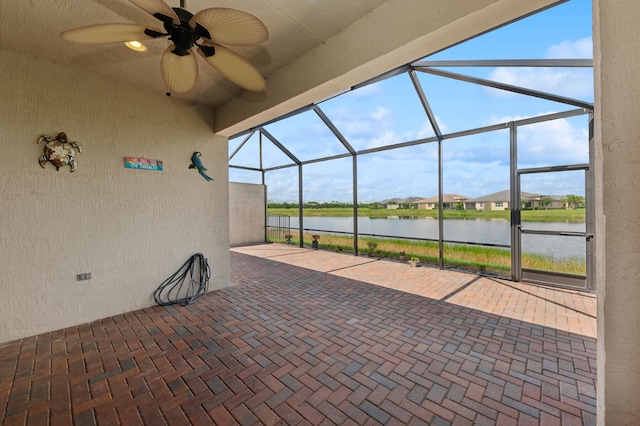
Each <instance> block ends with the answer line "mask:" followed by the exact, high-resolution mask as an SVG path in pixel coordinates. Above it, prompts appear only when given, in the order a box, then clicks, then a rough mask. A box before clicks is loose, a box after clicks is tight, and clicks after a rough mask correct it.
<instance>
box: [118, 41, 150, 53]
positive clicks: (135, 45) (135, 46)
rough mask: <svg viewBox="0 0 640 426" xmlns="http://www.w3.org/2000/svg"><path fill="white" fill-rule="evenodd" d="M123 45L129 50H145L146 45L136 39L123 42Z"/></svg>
mask: <svg viewBox="0 0 640 426" xmlns="http://www.w3.org/2000/svg"><path fill="white" fill-rule="evenodd" d="M124 45H125V46H127V47H128V48H129V49H131V50H135V51H136V52H146V51H147V46H145V45H144V44H142V43H141V42H139V41H137V40H131V41H126V42H125V43H124Z"/></svg>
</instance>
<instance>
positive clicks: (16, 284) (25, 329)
mask: <svg viewBox="0 0 640 426" xmlns="http://www.w3.org/2000/svg"><path fill="white" fill-rule="evenodd" d="M129 65H131V64H128V65H127V66H129ZM0 75H1V76H2V78H1V79H0V97H1V99H2V101H1V102H0V148H1V149H2V151H1V152H2V166H1V167H0V197H1V199H2V204H1V205H0V342H4V341H8V340H11V339H16V338H19V337H24V336H29V335H34V334H37V333H41V332H45V331H48V330H54V329H58V328H62V327H66V326H72V325H77V324H81V323H84V322H87V321H91V320H94V319H97V318H102V317H106V316H110V315H113V314H117V313H122V312H127V311H131V310H134V309H137V308H141V307H146V306H150V305H152V304H153V303H154V302H153V298H152V293H153V290H154V289H155V288H156V287H157V286H158V285H159V284H160V283H161V282H162V281H163V280H164V279H165V278H167V277H168V276H169V275H170V274H172V273H173V272H175V271H176V270H177V269H178V268H179V267H180V266H181V265H182V263H184V261H185V260H187V259H188V258H189V256H191V255H192V254H194V253H196V252H201V253H203V254H204V255H205V256H206V257H207V258H208V259H209V263H210V265H211V268H212V277H211V283H210V285H211V288H218V287H223V286H227V285H229V251H228V248H229V234H228V232H229V231H228V228H229V223H228V205H227V200H228V177H227V140H226V138H223V137H216V136H214V135H213V133H212V131H211V129H212V115H213V114H212V111H210V110H208V109H203V108H199V107H193V106H190V105H187V104H185V103H183V102H180V101H177V100H175V99H171V98H166V97H163V96H158V95H153V94H149V93H146V92H142V91H139V90H135V89H132V88H130V87H127V86H124V85H121V84H119V83H117V82H111V81H106V80H104V79H101V78H97V77H95V76H91V75H88V74H83V73H79V72H75V71H71V70H69V69H66V68H62V67H58V66H54V65H52V64H50V63H48V62H43V61H38V60H33V59H30V58H27V57H24V56H19V55H16V54H13V53H10V52H7V51H0ZM60 131H64V132H66V133H67V136H68V137H69V139H70V140H75V141H78V142H80V143H81V144H82V146H83V148H84V149H83V152H82V153H80V154H78V155H77V157H76V159H77V162H78V170H77V171H76V172H75V173H69V168H68V167H66V168H63V169H61V170H60V171H59V172H56V171H55V168H54V167H53V165H52V164H50V163H47V164H46V167H45V169H42V168H40V166H39V164H38V157H39V156H40V155H42V152H43V147H42V145H37V144H36V140H37V138H38V136H39V135H40V134H42V133H46V134H49V135H56V134H57V133H58V132H60ZM196 150H197V151H201V152H202V153H203V160H204V163H205V165H207V167H208V168H209V173H210V174H211V176H213V177H214V178H215V179H216V180H215V181H214V182H211V183H207V182H206V181H205V180H204V179H202V178H201V177H200V176H199V175H198V174H197V172H195V171H194V170H189V169H188V165H189V163H190V157H191V154H192V153H193V151H196ZM125 156H134V157H146V158H151V159H157V160H162V161H163V162H164V171H162V172H156V171H143V170H131V169H125V167H124V157H125ZM85 272H91V273H92V276H93V278H92V279H91V280H88V281H80V282H77V281H76V274H78V273H85Z"/></svg>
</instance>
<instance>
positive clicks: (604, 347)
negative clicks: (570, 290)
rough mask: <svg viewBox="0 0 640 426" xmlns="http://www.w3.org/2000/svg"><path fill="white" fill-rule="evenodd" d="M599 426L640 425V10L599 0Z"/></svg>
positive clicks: (618, 0) (626, 0) (627, 1)
mask: <svg viewBox="0 0 640 426" xmlns="http://www.w3.org/2000/svg"><path fill="white" fill-rule="evenodd" d="M593 5H594V63H595V64H594V65H595V95H596V109H595V156H596V157H595V163H596V170H595V176H596V187H595V188H596V197H595V199H596V224H597V229H596V240H595V241H596V259H597V260H596V262H597V269H596V283H597V284H596V286H597V297H598V423H599V424H606V425H638V424H640V404H639V403H638V399H639V398H640V356H639V352H640V261H639V259H640V238H638V236H639V235H640V215H638V208H639V207H640V120H638V112H639V111H640V79H638V67H639V66H640V49H639V48H638V47H639V44H640V43H639V41H638V40H640V26H638V22H640V7H638V4H637V2H635V1H632V0H606V1H605V0H595V1H594V3H593Z"/></svg>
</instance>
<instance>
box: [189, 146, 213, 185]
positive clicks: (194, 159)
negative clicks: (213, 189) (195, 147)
mask: <svg viewBox="0 0 640 426" xmlns="http://www.w3.org/2000/svg"><path fill="white" fill-rule="evenodd" d="M200 157H202V153H201V152H197V151H196V152H194V153H193V155H192V156H191V164H190V165H189V168H190V169H197V170H198V173H200V175H201V176H202V177H203V178H205V180H206V181H207V182H210V181H212V180H213V178H212V177H210V176H208V175H207V174H206V173H205V172H206V171H207V168H206V167H205V166H204V164H203V163H202V160H201V159H200Z"/></svg>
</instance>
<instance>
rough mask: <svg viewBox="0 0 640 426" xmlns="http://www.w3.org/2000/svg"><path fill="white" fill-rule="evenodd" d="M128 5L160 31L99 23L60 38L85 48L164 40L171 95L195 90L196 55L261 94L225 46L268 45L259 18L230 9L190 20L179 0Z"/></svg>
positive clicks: (258, 78) (255, 79) (258, 81)
mask: <svg viewBox="0 0 640 426" xmlns="http://www.w3.org/2000/svg"><path fill="white" fill-rule="evenodd" d="M129 1H130V2H131V3H133V4H135V5H136V6H138V7H139V8H141V9H142V10H144V11H145V12H147V13H149V14H151V15H152V16H153V17H155V18H156V19H158V20H160V21H161V22H162V24H163V27H164V31H163V30H161V29H159V28H151V27H147V26H146V25H138V24H124V23H119V24H97V25H89V26H85V27H79V28H73V29H70V30H67V31H64V32H63V33H61V34H60V37H62V38H63V39H64V40H67V41H72V42H76V43H86V44H94V43H96V44H97V43H120V42H131V41H140V40H149V39H156V38H162V37H168V38H169V40H171V42H172V45H171V46H169V47H168V48H167V50H165V52H164V54H163V55H162V60H161V62H160V69H161V71H162V78H163V79H164V82H165V84H166V85H167V88H168V89H169V91H170V92H173V93H179V94H180V93H187V92H189V91H191V89H193V87H194V86H195V84H196V79H197V77H198V63H197V61H196V56H195V52H194V50H197V52H198V54H199V55H200V56H201V57H202V58H203V59H204V60H205V61H206V62H207V63H208V64H209V65H211V66H212V67H213V68H215V69H216V70H217V71H218V72H220V74H222V75H223V76H224V77H226V78H227V79H229V80H230V81H232V82H233V83H235V84H237V85H238V86H240V87H243V88H245V89H247V90H251V91H254V92H260V91H262V90H264V89H265V87H266V82H265V80H264V78H263V77H262V75H260V73H259V72H258V70H257V69H256V68H255V67H254V66H253V65H251V63H249V62H248V61H247V60H245V59H244V58H242V57H240V56H239V55H238V54H236V53H234V52H233V51H232V50H230V49H229V48H227V47H225V46H223V45H232V46H250V45H253V44H258V43H262V42H264V41H265V40H267V39H268V38H269V31H268V30H267V28H266V27H265V25H264V24H263V23H262V21H260V19H258V18H256V17H255V16H253V15H251V14H249V13H246V12H242V11H240V10H235V9H228V8H210V9H204V10H201V11H200V12H198V13H196V14H195V15H193V14H191V13H190V12H188V11H187V10H186V9H185V6H184V1H185V0H180V7H174V8H172V7H171V6H169V5H168V4H166V3H165V2H164V1H163V0H129ZM194 47H195V48H196V49H194ZM167 95H170V93H167Z"/></svg>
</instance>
